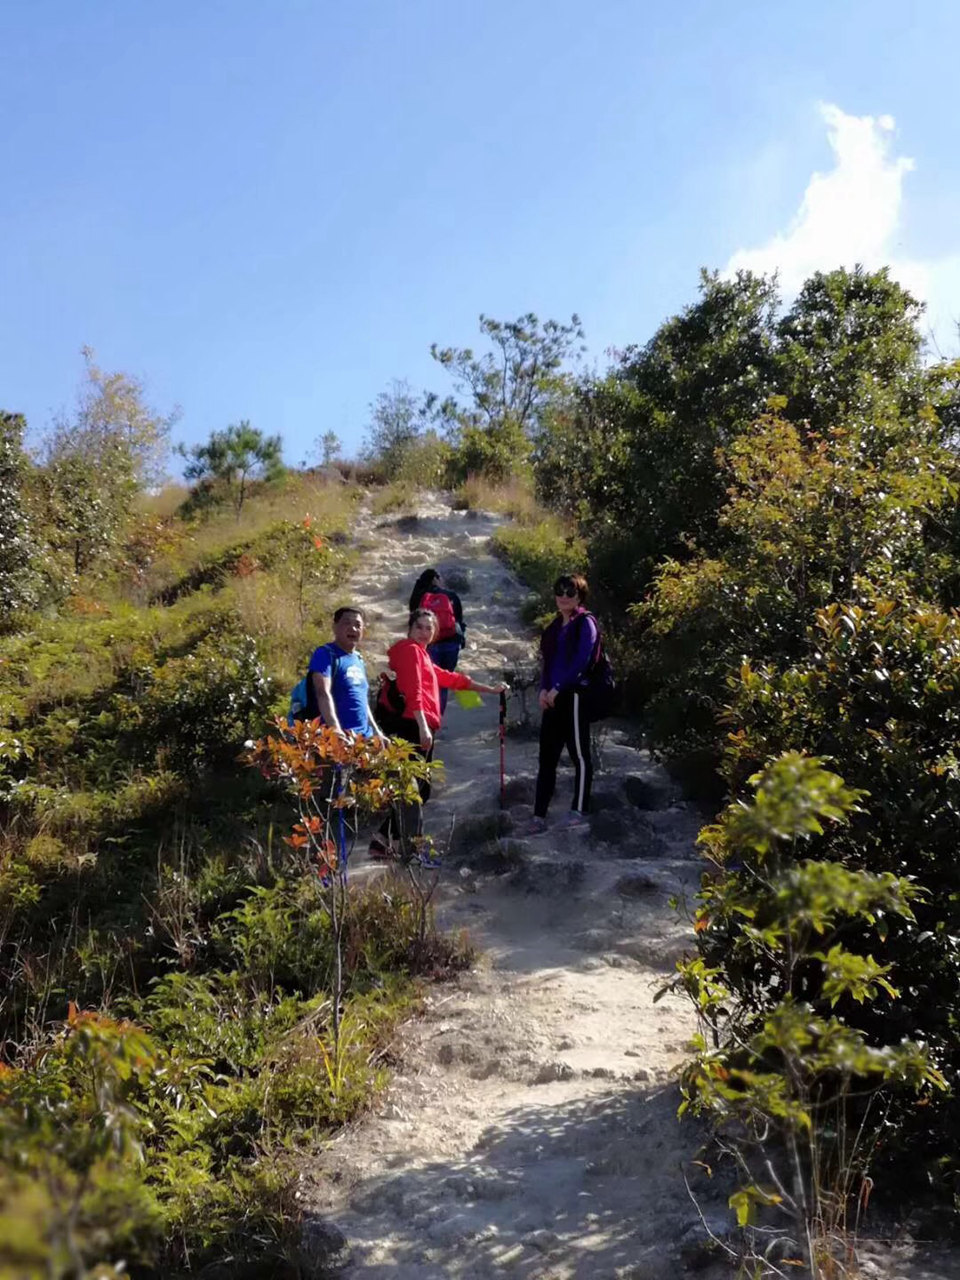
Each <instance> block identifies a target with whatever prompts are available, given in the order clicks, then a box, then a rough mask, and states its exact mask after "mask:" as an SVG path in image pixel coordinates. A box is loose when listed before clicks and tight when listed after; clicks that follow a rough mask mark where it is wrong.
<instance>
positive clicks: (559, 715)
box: [533, 692, 593, 818]
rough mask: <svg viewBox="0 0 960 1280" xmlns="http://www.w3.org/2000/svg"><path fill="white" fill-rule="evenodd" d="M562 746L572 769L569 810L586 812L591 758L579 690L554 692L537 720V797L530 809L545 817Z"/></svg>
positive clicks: (586, 725) (591, 774)
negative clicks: (538, 742)
mask: <svg viewBox="0 0 960 1280" xmlns="http://www.w3.org/2000/svg"><path fill="white" fill-rule="evenodd" d="M564 747H566V748H567V751H568V753H569V755H570V759H571V760H572V761H573V767H574V769H575V770H576V777H575V778H574V785H573V801H572V803H571V805H570V808H571V809H576V810H578V811H579V812H580V813H586V812H587V810H588V809H589V808H590V784H591V783H592V782H593V760H592V759H591V756H590V722H589V720H588V719H587V712H586V708H585V706H584V705H583V697H582V695H581V694H579V693H572V692H565V693H558V694H557V700H556V702H555V703H554V704H553V706H552V707H548V708H547V709H546V711H544V713H543V718H542V720H541V721H540V765H539V768H538V769H537V798H536V802H535V803H534V806H533V812H534V814H535V815H536V816H537V817H538V818H545V817H546V816H547V807H548V806H549V804H550V800H551V799H552V797H553V791H554V788H555V787H556V785H557V765H558V764H559V763H560V757H561V755H563V748H564Z"/></svg>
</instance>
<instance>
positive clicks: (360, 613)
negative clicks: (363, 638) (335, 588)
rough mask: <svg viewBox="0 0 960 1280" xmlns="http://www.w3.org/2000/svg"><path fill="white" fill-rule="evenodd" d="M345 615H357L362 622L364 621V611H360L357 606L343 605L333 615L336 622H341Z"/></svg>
mask: <svg viewBox="0 0 960 1280" xmlns="http://www.w3.org/2000/svg"><path fill="white" fill-rule="evenodd" d="M345 613H355V614H356V615H357V617H358V618H359V619H360V621H361V622H362V621H363V610H362V609H358V608H357V606H356V605H355V604H342V605H341V606H340V608H339V609H338V610H337V611H336V613H335V614H334V615H333V620H334V622H339V621H340V619H341V618H342V617H343V615H344V614H345Z"/></svg>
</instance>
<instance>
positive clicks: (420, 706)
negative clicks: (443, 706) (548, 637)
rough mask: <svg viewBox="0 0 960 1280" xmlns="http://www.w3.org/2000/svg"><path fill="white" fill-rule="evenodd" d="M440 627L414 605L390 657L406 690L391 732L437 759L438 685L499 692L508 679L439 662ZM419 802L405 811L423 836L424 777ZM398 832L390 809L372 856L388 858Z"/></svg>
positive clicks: (426, 796) (426, 792)
mask: <svg viewBox="0 0 960 1280" xmlns="http://www.w3.org/2000/svg"><path fill="white" fill-rule="evenodd" d="M436 632H437V618H436V614H434V613H432V612H431V611H430V610H429V609H414V610H413V611H412V613H411V614H410V625H409V628H408V630H407V638H406V640H398V641H397V643H396V644H395V645H393V646H392V647H391V648H390V650H389V652H388V653H387V659H388V661H389V663H390V667H391V669H392V670H393V672H394V674H395V676H396V681H397V688H398V689H399V690H400V693H401V694H402V695H403V716H402V718H401V719H400V720H399V721H398V722H397V723H396V725H395V726H393V727H392V728H391V732H392V735H393V736H394V737H396V738H404V739H406V741H407V742H412V743H413V744H414V746H416V747H417V748H418V750H419V752H420V754H421V755H422V756H423V757H424V759H425V760H432V759H433V743H434V737H435V735H436V732H437V730H438V729H439V728H440V717H441V710H440V689H441V688H444V689H473V690H474V691H475V692H476V693H500V692H501V691H502V690H504V689H506V688H507V686H506V685H505V684H497V685H493V684H479V683H478V682H477V681H476V680H473V679H471V677H470V676H468V675H464V674H463V672H461V671H445V670H444V669H443V668H442V667H438V666H435V665H434V663H433V662H432V661H431V658H430V655H429V654H428V653H427V646H428V645H429V644H430V643H431V642H432V641H433V638H434V636H435V635H436ZM418 786H419V791H420V804H418V805H417V806H416V809H417V812H416V814H413V812H412V809H411V811H410V812H409V813H408V812H406V811H405V812H404V815H403V816H404V818H405V819H407V822H406V823H404V825H405V826H407V825H408V826H409V827H410V830H409V831H408V832H407V834H408V835H420V834H421V831H422V826H423V822H422V815H423V806H424V805H425V804H426V803H427V801H428V800H429V799H430V783H429V781H427V780H425V779H424V780H421V781H420V782H419V784H418ZM397 833H398V823H397V820H396V815H395V814H394V813H393V811H392V810H391V812H390V814H389V815H388V816H387V818H386V819H385V820H384V822H383V824H382V825H381V827H380V830H379V831H378V832H377V834H376V835H375V836H374V837H373V839H372V840H371V841H370V848H369V854H370V857H371V858H389V857H390V856H391V848H390V845H391V841H392V840H393V839H394V837H395V836H396V835H397Z"/></svg>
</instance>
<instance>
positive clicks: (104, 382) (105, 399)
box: [72, 347, 180, 488]
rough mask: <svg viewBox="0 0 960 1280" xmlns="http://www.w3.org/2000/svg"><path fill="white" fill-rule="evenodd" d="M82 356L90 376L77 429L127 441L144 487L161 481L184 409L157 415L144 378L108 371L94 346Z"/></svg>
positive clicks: (94, 436)
mask: <svg viewBox="0 0 960 1280" xmlns="http://www.w3.org/2000/svg"><path fill="white" fill-rule="evenodd" d="M83 359H84V363H85V365H86V376H85V381H84V383H83V385H82V386H81V388H80V394H79V397H78V404H77V413H76V417H75V419H74V422H73V424H72V429H73V430H74V431H79V432H81V433H82V434H84V435H85V436H87V437H88V438H89V439H91V440H97V439H102V440H108V439H116V440H117V441H118V442H121V443H123V444H124V445H125V447H126V450H127V453H128V454H129V457H130V462H131V467H132V471H133V475H134V478H135V479H136V482H137V484H138V485H139V486H140V487H141V488H148V487H151V486H155V485H159V484H161V483H162V482H163V481H164V479H165V478H166V464H167V458H168V456H169V452H170V429H171V427H173V425H174V424H175V423H176V422H177V420H178V418H179V417H180V410H179V409H178V408H175V409H173V410H172V412H170V413H169V414H167V415H166V416H165V417H164V416H162V415H160V414H158V413H157V412H156V411H155V410H153V409H151V408H150V407H149V406H148V405H147V404H146V401H145V396H146V390H145V387H144V384H143V382H142V381H141V380H140V379H139V378H135V377H132V376H131V375H130V374H128V373H105V372H104V371H103V370H102V369H101V368H100V367H99V365H98V364H97V363H96V359H95V353H94V351H93V349H92V348H91V347H84V348H83Z"/></svg>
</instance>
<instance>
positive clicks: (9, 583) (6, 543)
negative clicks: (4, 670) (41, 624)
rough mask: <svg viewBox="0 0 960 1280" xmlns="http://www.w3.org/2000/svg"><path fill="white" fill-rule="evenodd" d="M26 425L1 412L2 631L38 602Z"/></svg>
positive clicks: (0, 623) (18, 415)
mask: <svg viewBox="0 0 960 1280" xmlns="http://www.w3.org/2000/svg"><path fill="white" fill-rule="evenodd" d="M26 425H27V424H26V420H25V419H24V418H23V416H22V415H21V414H19V413H5V412H3V411H2V410H0V630H2V629H5V628H6V627H8V626H10V624H11V623H12V622H13V621H14V619H15V617H16V615H17V614H19V613H22V611H23V610H25V609H28V608H29V607H30V606H31V605H32V604H34V603H35V601H36V584H35V582H34V581H33V576H32V573H31V561H32V559H33V556H34V554H35V551H34V546H33V539H32V531H31V528H30V522H29V518H28V515H27V511H26V508H25V505H24V494H23V480H24V472H25V469H26V459H25V458H24V455H23V433H24V431H25V430H26Z"/></svg>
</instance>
